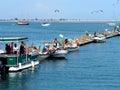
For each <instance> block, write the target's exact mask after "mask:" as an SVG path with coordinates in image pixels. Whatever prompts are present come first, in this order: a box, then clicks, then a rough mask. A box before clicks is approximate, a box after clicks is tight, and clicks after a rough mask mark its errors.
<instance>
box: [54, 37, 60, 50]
mask: <svg viewBox="0 0 120 90" xmlns="http://www.w3.org/2000/svg"><path fill="white" fill-rule="evenodd" d="M53 47H54V49H55V50H58V49H60V43H59V42H58V40H57V38H55V40H54V42H53Z"/></svg>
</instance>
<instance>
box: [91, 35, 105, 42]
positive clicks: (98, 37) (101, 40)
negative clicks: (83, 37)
mask: <svg viewBox="0 0 120 90" xmlns="http://www.w3.org/2000/svg"><path fill="white" fill-rule="evenodd" d="M93 41H94V42H95V43H103V42H105V41H106V37H105V36H104V35H99V36H95V37H93Z"/></svg>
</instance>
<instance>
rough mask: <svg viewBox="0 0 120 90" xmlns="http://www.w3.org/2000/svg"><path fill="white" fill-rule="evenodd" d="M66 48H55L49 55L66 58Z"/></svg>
mask: <svg viewBox="0 0 120 90" xmlns="http://www.w3.org/2000/svg"><path fill="white" fill-rule="evenodd" d="M67 52H68V51H67V50H55V51H54V52H52V53H51V57H53V58H66V54H67Z"/></svg>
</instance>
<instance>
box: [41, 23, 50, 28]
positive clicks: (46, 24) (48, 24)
mask: <svg viewBox="0 0 120 90" xmlns="http://www.w3.org/2000/svg"><path fill="white" fill-rule="evenodd" d="M41 26H44V27H47V26H50V23H48V22H44V23H42V24H41Z"/></svg>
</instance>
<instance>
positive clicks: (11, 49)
mask: <svg viewBox="0 0 120 90" xmlns="http://www.w3.org/2000/svg"><path fill="white" fill-rule="evenodd" d="M10 53H11V54H13V42H11V43H10Z"/></svg>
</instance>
